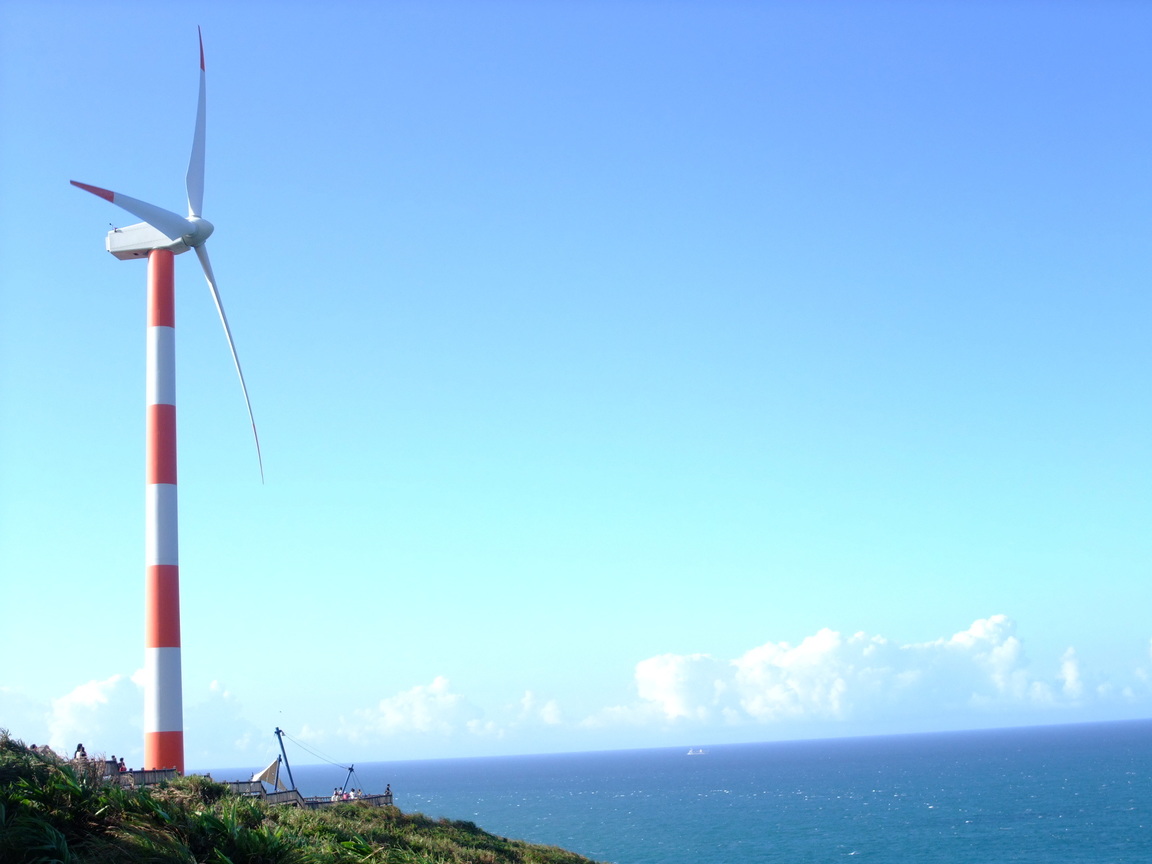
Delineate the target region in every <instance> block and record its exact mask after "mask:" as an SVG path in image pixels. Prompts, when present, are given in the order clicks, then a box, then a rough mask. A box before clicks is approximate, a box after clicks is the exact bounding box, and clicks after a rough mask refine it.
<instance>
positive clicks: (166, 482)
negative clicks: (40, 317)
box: [72, 39, 264, 774]
mask: <svg viewBox="0 0 1152 864" xmlns="http://www.w3.org/2000/svg"><path fill="white" fill-rule="evenodd" d="M204 125H205V78H204V40H203V39H200V96H199V99H198V100H197V103H196V127H195V130H194V131H193V134H192V155H191V157H190V158H189V160H188V174H187V176H186V178H185V183H186V185H187V189H188V215H187V217H185V216H181V215H179V214H177V213H173V212H172V211H171V210H165V209H164V208H163V207H157V206H156V205H155V204H149V203H148V202H147V201H140V200H139V199H137V198H130V197H128V196H127V195H124V194H123V193H120V192H113V191H111V190H109V189H102V188H100V187H99V186H90V185H88V184H87V183H80V182H78V181H76V180H73V181H72V185H73V186H77V187H79V188H80V189H83V190H84V191H86V192H91V193H92V194H93V195H95V196H96V197H98V198H103V199H104V200H105V201H108V202H110V203H112V204H115V205H116V206H117V207H120V208H121V209H123V210H127V211H128V212H129V213H131V214H132V215H134V216H136V217H137V218H139V219H143V220H144V221H143V222H141V223H139V224H136V225H125V226H124V227H122V228H113V229H112V231H110V232H109V233H108V236H107V237H106V238H105V247H106V248H107V249H108V251H109V252H111V253H112V254H113V255H114V256H115V257H116V258H119V259H120V260H121V261H133V260H139V259H141V258H145V257H147V259H148V399H147V401H148V406H147V412H148V413H147V423H146V436H147V444H146V455H145V501H146V507H145V509H146V513H145V517H144V522H145V525H144V571H145V586H144V674H145V683H144V767H145V768H176V769H177V770H178V771H180V773H181V774H183V773H184V706H183V697H182V695H181V682H180V560H179V559H180V556H179V542H178V531H177V518H176V310H175V302H174V299H175V290H174V280H173V264H174V260H173V259H174V257H175V256H176V255H179V254H181V253H183V252H187V251H188V250H189V249H194V250H196V257H197V258H198V259H200V266H201V267H202V268H203V270H204V278H205V279H206V280H207V281H208V288H209V290H210V291H211V292H212V300H213V302H214V303H215V304H216V311H217V313H219V315H220V323H221V324H222V325H223V326H224V335H225V337H226V338H227V339H228V350H230V351H231V352H232V362H233V363H234V364H235V365H236V375H237V376H238V377H239V378H240V390H241V392H243V394H244V404H245V405H246V406H247V407H248V419H249V420H250V421H251V422H252V439H253V440H254V441H255V443H256V460H257V464H258V465H259V466H260V479H261V481H263V479H264V462H263V459H262V458H261V456H260V438H259V436H258V435H257V434H256V418H255V417H254V416H253V415H252V403H251V401H250V400H249V399H248V386H247V385H246V384H245V383H244V372H243V371H242V370H241V369H240V357H239V356H238V355H237V354H236V343H235V342H234V341H233V340H232V331H231V329H230V328H229V327H228V318H227V316H226V315H225V314H224V304H223V303H222V302H221V301H220V292H219V291H218V290H217V288H216V277H215V276H214V275H213V273H212V264H211V262H210V261H209V260H208V247H207V245H206V241H207V240H208V238H209V237H210V236H211V235H212V231H213V228H212V223H211V222H209V221H208V220H207V219H204V218H203V217H201V215H200V211H201V209H202V206H203V204H204Z"/></svg>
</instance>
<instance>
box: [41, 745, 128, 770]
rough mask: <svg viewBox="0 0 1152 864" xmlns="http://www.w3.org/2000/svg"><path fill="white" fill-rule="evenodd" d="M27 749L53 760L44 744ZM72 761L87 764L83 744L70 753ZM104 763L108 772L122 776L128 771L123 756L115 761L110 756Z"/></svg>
mask: <svg viewBox="0 0 1152 864" xmlns="http://www.w3.org/2000/svg"><path fill="white" fill-rule="evenodd" d="M28 749H29V750H31V751H32V752H33V753H38V754H40V755H41V756H49V757H53V758H55V757H56V753H55V752H54V751H53V750H52V748H51V747H49V746H48V745H47V744H44V745H42V746H38V745H36V744H33V745H31V746H30V747H29V748H28ZM72 761H73V762H87V761H88V751H87V750H85V749H84V745H83V744H77V745H76V750H75V752H73V753H72ZM105 761H106V762H107V764H108V768H109V770H110V771H116V772H117V773H121V774H122V773H124V772H125V771H127V770H128V766H127V765H125V764H124V757H123V756H121V757H120V758H119V759H117V758H116V757H115V756H110V757H108V759H107V760H105Z"/></svg>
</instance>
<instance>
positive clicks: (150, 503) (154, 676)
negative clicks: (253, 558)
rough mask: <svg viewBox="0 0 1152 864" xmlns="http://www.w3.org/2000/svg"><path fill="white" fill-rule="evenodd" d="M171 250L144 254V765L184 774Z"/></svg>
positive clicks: (174, 339)
mask: <svg viewBox="0 0 1152 864" xmlns="http://www.w3.org/2000/svg"><path fill="white" fill-rule="evenodd" d="M173 259H174V256H173V254H172V252H171V251H169V250H167V249H154V250H153V251H152V252H150V253H149V254H148V385H147V391H148V393H147V403H148V405H147V419H146V427H147V428H146V441H147V443H146V454H145V493H144V494H145V516H144V520H145V523H144V531H145V538H144V571H145V575H144V578H145V586H144V674H145V681H144V767H145V768H176V769H177V770H179V771H180V773H181V774H183V773H184V709H183V697H182V694H181V681H180V555H179V542H178V531H177V510H176V310H175V305H176V304H175V288H174V278H173Z"/></svg>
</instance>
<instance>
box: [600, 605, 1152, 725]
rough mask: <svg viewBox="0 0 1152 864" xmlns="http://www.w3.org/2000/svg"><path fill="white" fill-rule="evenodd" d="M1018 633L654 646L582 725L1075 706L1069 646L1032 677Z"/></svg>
mask: <svg viewBox="0 0 1152 864" xmlns="http://www.w3.org/2000/svg"><path fill="white" fill-rule="evenodd" d="M1015 630H1016V627H1015V624H1014V623H1013V622H1012V621H1011V619H1009V618H1008V617H1007V616H1005V615H993V616H991V617H989V618H982V619H979V620H977V621H975V622H973V623H972V625H971V626H970V627H968V628H967V629H965V630H962V631H960V632H958V633H955V634H953V635H952V636H950V637H946V638H941V639H937V640H934V641H931V642H924V643H911V644H906V645H899V644H896V643H893V642H892V641H890V640H888V639H885V638H884V637H882V636H870V635H868V634H866V633H856V634H854V635H852V636H848V637H845V636H843V635H842V634H840V633H838V632H836V631H834V630H829V629H823V630H820V631H819V632H817V633H815V634H813V635H811V636H808V637H807V638H805V639H804V640H802V641H801V642H800V643H799V644H798V645H790V644H788V643H787V642H767V643H765V644H763V645H759V646H757V647H755V648H752V649H750V650H748V651H747V652H745V653H744V654H742V655H741V656H739V657H736V658H734V659H731V660H723V659H719V658H716V657H712V656H710V655H708V654H687V655H678V654H662V655H658V656H656V657H650V658H648V659H646V660H642V661H640V662H639V663H637V664H636V671H635V683H636V693H637V696H638V697H639V701H638V702H636V703H634V704H632V705H623V706H613V707H611V708H606V709H604V710H602V711H600V712H598V713H596V714H595V715H593V716H592V717H589V718H588V719H587V720H585V721H584V724H583V725H585V726H590V727H598V728H604V727H610V726H627V725H633V726H635V725H644V724H653V723H655V722H659V723H663V724H665V725H666V724H670V723H676V724H689V725H705V724H727V725H733V724H737V725H743V724H759V725H763V724H787V723H789V722H796V723H799V722H804V723H811V722H813V721H820V722H832V723H839V724H844V723H853V722H855V723H866V724H870V726H871V727H873V728H874V727H876V726H877V725H882V724H883V723H884V722H885V721H886V720H887V721H889V722H892V721H895V722H896V723H900V722H902V721H904V720H907V719H908V718H915V719H917V720H936V721H939V722H940V723H941V724H948V725H963V724H964V723H965V722H966V721H972V720H980V721H981V722H985V721H986V720H987V719H988V718H989V717H990V716H997V714H998V713H999V714H1001V715H1007V714H1008V713H1009V712H1016V713H1017V714H1018V713H1019V712H1021V711H1027V712H1032V713H1033V714H1034V715H1035V718H1036V720H1037V722H1040V721H1041V720H1042V718H1043V712H1045V711H1052V710H1055V709H1069V708H1075V707H1078V706H1081V705H1083V704H1084V702H1085V700H1086V699H1087V696H1088V694H1089V692H1090V691H1089V690H1088V688H1087V687H1086V686H1085V684H1084V680H1083V676H1082V673H1081V669H1080V664H1079V660H1078V658H1077V656H1076V652H1075V651H1074V650H1073V649H1071V648H1070V649H1068V650H1067V651H1066V652H1065V653H1064V655H1063V656H1062V657H1061V658H1060V661H1059V664H1058V668H1057V670H1056V671H1055V674H1053V675H1052V677H1051V678H1044V677H1043V676H1038V675H1036V674H1035V673H1034V671H1033V670H1032V668H1031V667H1030V665H1029V663H1028V660H1027V657H1026V656H1025V653H1024V648H1023V645H1022V643H1021V641H1020V640H1019V638H1018V637H1017V636H1016V633H1015ZM1136 678H1137V680H1138V681H1139V680H1141V679H1140V676H1136ZM1144 680H1145V683H1146V678H1145V679H1144ZM1143 689H1144V690H1145V691H1147V689H1148V688H1147V687H1144V688H1143ZM1091 695H1092V696H1093V698H1094V699H1096V700H1098V701H1100V700H1106V699H1112V698H1114V697H1116V696H1117V695H1120V696H1122V697H1123V698H1125V699H1126V700H1127V701H1129V702H1131V701H1132V700H1133V699H1138V698H1145V699H1147V698H1149V697H1150V696H1152V694H1149V693H1148V692H1144V693H1143V696H1142V697H1141V695H1140V694H1139V693H1137V692H1136V691H1135V690H1134V689H1133V687H1132V686H1129V687H1126V688H1123V689H1122V690H1117V689H1116V688H1112V687H1109V686H1098V687H1096V688H1095V689H1094V690H1092V691H1091Z"/></svg>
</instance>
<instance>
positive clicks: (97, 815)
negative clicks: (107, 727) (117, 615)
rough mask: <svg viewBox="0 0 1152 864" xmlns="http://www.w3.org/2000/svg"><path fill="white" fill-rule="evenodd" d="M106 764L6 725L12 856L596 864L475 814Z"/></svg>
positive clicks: (7, 839) (2, 742) (38, 860)
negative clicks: (296, 799)
mask: <svg viewBox="0 0 1152 864" xmlns="http://www.w3.org/2000/svg"><path fill="white" fill-rule="evenodd" d="M102 768H103V764H102V763H100V762H97V761H92V762H87V763H84V762H66V761H64V760H62V759H58V758H55V757H53V756H50V755H45V754H41V753H38V752H32V751H31V750H30V749H29V748H27V747H25V746H24V744H23V742H21V741H18V740H16V739H14V738H11V737H10V736H9V735H8V732H7V731H5V730H3V729H0V861H2V862H4V864H53V862H60V864H112V862H125V861H130V862H149V864H329V862H331V864H352V862H363V864H400V862H403V864H465V862H477V864H505V862H508V864H520V862H522V864H582V862H583V864H588V859H587V858H583V857H581V856H579V855H575V854H573V853H571V852H566V851H564V850H563V849H558V848H556V847H553V846H535V845H532V844H530V843H523V842H520V841H518V840H506V839H504V838H503V837H496V836H494V835H492V834H489V833H487V832H486V831H482V830H480V829H479V828H477V827H476V826H475V825H473V824H472V823H471V822H452V821H449V820H446V819H441V820H435V819H429V818H428V817H426V816H423V815H421V814H419V813H413V814H408V813H402V812H400V810H399V809H397V808H396V807H367V806H364V805H358V804H355V803H349V804H341V805H337V806H335V807H328V808H324V809H322V810H303V809H299V808H296V807H284V806H279V807H274V806H270V805H266V804H264V803H263V802H261V801H259V800H255V799H250V798H241V797H238V796H236V795H233V794H232V791H231V790H230V789H229V788H228V787H227V786H225V785H223V784H221V783H216V782H214V781H212V780H209V779H208V778H207V777H195V776H194V777H182V778H180V779H178V780H175V781H173V782H171V783H167V784H162V785H161V786H157V787H153V788H150V789H140V790H137V789H121V788H120V787H119V786H116V785H110V784H108V783H105V782H104V781H103V780H102V779H101V777H100V774H101V773H102Z"/></svg>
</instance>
